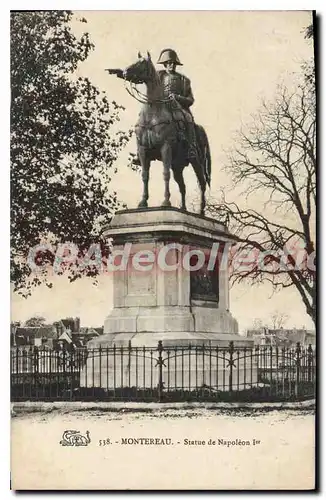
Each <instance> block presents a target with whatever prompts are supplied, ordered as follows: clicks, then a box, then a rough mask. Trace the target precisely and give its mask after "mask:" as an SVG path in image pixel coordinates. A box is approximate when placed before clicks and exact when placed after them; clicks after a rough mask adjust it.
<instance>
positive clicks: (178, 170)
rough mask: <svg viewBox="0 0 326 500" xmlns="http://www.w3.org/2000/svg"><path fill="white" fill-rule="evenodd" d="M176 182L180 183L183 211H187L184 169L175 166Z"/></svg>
mask: <svg viewBox="0 0 326 500" xmlns="http://www.w3.org/2000/svg"><path fill="white" fill-rule="evenodd" d="M173 175H174V180H175V181H176V182H177V183H178V186H179V189H180V193H181V205H180V208H181V210H186V185H185V181H184V179H183V167H177V166H175V167H174V169H173Z"/></svg>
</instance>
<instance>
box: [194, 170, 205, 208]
mask: <svg viewBox="0 0 326 500" xmlns="http://www.w3.org/2000/svg"><path fill="white" fill-rule="evenodd" d="M191 164H192V166H193V169H194V171H195V174H196V176H197V179H198V183H199V187H200V191H201V201H200V214H201V215H204V214H205V206H206V199H205V191H206V179H205V175H204V171H203V168H202V166H201V164H200V163H199V162H198V161H197V160H192V161H191Z"/></svg>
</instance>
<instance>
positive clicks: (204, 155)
mask: <svg viewBox="0 0 326 500" xmlns="http://www.w3.org/2000/svg"><path fill="white" fill-rule="evenodd" d="M196 127H197V132H198V139H199V145H200V151H201V163H202V166H203V169H204V175H205V179H206V182H207V184H208V186H209V187H211V172H212V159H211V150H210V147H209V142H208V137H207V134H206V132H205V129H204V127H202V126H201V125H196Z"/></svg>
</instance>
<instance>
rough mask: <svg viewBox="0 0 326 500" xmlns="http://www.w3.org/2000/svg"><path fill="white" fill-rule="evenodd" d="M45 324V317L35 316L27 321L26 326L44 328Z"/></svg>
mask: <svg viewBox="0 0 326 500" xmlns="http://www.w3.org/2000/svg"><path fill="white" fill-rule="evenodd" d="M45 323H46V320H45V318H43V316H33V317H32V318H29V319H27V320H26V321H25V325H24V326H43V325H45Z"/></svg>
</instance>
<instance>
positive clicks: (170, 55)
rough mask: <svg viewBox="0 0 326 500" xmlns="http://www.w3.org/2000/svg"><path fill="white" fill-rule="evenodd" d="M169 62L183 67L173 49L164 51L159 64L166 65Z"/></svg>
mask: <svg viewBox="0 0 326 500" xmlns="http://www.w3.org/2000/svg"><path fill="white" fill-rule="evenodd" d="M168 61H172V62H174V63H175V64H178V65H179V66H182V63H181V62H180V60H179V58H178V56H177V53H176V51H175V50H173V49H164V50H162V52H161V54H160V57H159V58H158V61H157V64H165V63H167V62H168Z"/></svg>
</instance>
